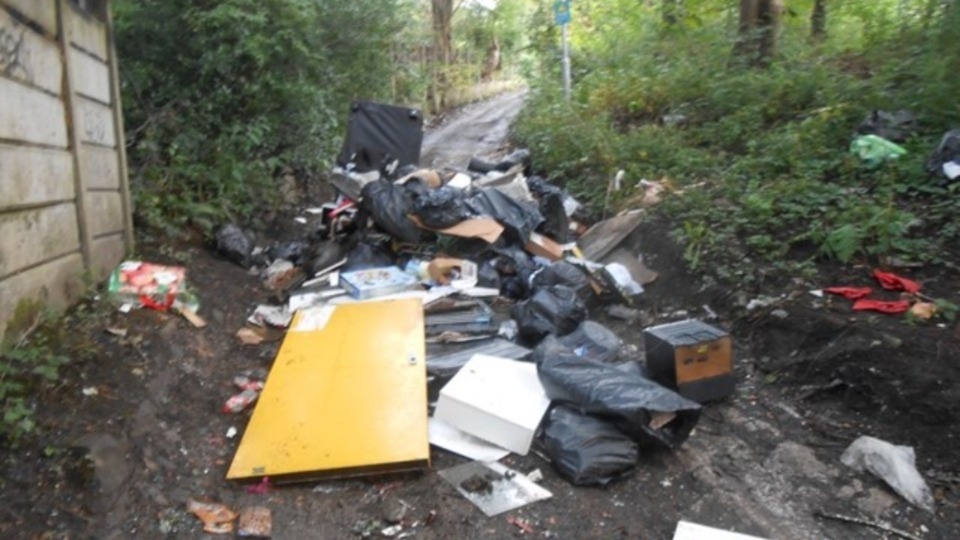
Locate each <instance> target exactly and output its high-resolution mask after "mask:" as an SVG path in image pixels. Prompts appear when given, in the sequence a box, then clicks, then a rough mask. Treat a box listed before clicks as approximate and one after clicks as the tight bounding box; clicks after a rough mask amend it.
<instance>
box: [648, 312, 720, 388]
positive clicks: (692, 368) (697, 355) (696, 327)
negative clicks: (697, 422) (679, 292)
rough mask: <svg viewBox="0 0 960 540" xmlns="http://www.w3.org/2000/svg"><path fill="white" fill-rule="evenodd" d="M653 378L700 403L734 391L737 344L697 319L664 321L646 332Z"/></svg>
mask: <svg viewBox="0 0 960 540" xmlns="http://www.w3.org/2000/svg"><path fill="white" fill-rule="evenodd" d="M643 337H644V344H645V346H646V355H647V370H648V371H649V373H650V376H651V378H653V379H654V380H656V381H658V382H660V383H661V384H664V385H667V386H670V387H672V388H675V389H676V390H677V392H678V393H679V394H680V395H682V396H684V397H686V398H689V399H692V400H694V401H698V402H701V403H702V402H705V401H711V400H714V399H720V398H723V397H726V396H728V395H730V394H731V393H733V389H734V384H735V378H734V375H733V343H732V340H731V339H730V335H729V334H727V333H726V332H725V331H723V330H721V329H719V328H715V327H713V326H710V325H708V324H706V323H703V322H701V321H697V320H686V321H679V322H674V323H668V324H661V325H659V326H655V327H652V328H648V329H646V330H645V331H644V333H643Z"/></svg>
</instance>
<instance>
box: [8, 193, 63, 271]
mask: <svg viewBox="0 0 960 540" xmlns="http://www.w3.org/2000/svg"><path fill="white" fill-rule="evenodd" d="M79 246H80V236H79V234H78V233H77V214H76V208H75V207H74V205H73V203H64V204H58V205H56V206H49V207H46V208H38V209H34V210H22V211H19V212H9V213H6V214H0V276H6V275H9V274H12V273H14V272H16V271H18V270H20V269H22V268H25V267H28V266H31V265H34V264H37V263H39V262H41V261H46V260H49V259H52V258H54V257H57V256H60V255H65V254H67V253H69V252H71V251H76V250H77V249H78V248H79Z"/></svg>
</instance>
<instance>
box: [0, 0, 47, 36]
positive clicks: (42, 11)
mask: <svg viewBox="0 0 960 540" xmlns="http://www.w3.org/2000/svg"><path fill="white" fill-rule="evenodd" d="M54 2H55V0H3V2H0V4H6V5H8V6H9V7H11V8H13V10H14V11H16V12H17V13H19V14H20V15H23V16H24V17H25V18H27V19H30V20H31V21H32V22H34V23H35V24H37V25H39V26H40V27H41V28H43V30H44V31H45V32H47V33H48V34H49V35H51V36H55V35H57V6H56V4H55V3H54Z"/></svg>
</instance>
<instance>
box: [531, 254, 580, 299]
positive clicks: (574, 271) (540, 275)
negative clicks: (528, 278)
mask: <svg viewBox="0 0 960 540" xmlns="http://www.w3.org/2000/svg"><path fill="white" fill-rule="evenodd" d="M531 285H532V286H533V288H534V289H538V288H543V287H552V286H554V285H564V286H566V287H570V288H571V289H573V290H574V291H575V292H576V293H577V298H579V299H580V301H581V302H583V303H584V304H588V305H589V304H590V303H591V302H592V301H593V300H594V299H595V297H596V293H595V292H594V290H593V284H592V282H591V281H590V275H589V274H588V273H587V271H586V270H585V269H584V268H582V267H580V266H577V265H575V264H573V263H569V262H566V261H557V262H555V263H552V264H550V266H547V267H545V268H544V269H543V270H540V271H539V272H537V273H536V274H534V276H533V281H532V283H531Z"/></svg>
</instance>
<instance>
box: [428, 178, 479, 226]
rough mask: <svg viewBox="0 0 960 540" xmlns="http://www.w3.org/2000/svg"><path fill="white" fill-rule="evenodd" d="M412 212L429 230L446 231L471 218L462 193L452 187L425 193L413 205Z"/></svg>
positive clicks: (471, 214) (471, 215)
mask: <svg viewBox="0 0 960 540" xmlns="http://www.w3.org/2000/svg"><path fill="white" fill-rule="evenodd" d="M414 212H415V213H416V214H417V216H418V217H419V218H420V221H421V223H423V224H424V225H425V226H427V227H429V228H431V229H446V228H447V227H453V226H454V225H456V224H457V223H460V222H461V221H463V220H465V219H469V218H471V217H473V213H472V212H471V211H470V208H469V207H468V206H467V203H466V201H465V200H464V197H463V191H462V190H459V189H457V188H452V187H441V188H437V189H430V190H427V191H425V192H424V193H423V194H422V195H420V197H419V198H417V201H416V203H414Z"/></svg>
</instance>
